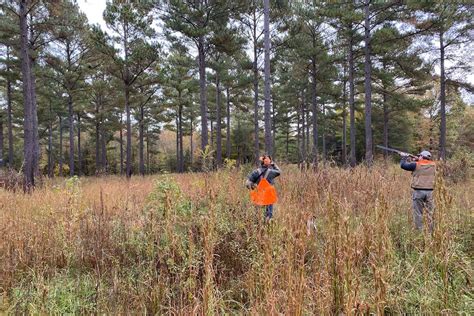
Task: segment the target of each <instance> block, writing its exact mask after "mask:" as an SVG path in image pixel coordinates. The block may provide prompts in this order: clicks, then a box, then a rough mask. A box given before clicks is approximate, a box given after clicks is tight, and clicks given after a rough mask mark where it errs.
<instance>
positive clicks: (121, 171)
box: [120, 113, 123, 175]
mask: <svg viewBox="0 0 474 316" xmlns="http://www.w3.org/2000/svg"><path fill="white" fill-rule="evenodd" d="M122 115H123V113H120V175H123V117H122Z"/></svg>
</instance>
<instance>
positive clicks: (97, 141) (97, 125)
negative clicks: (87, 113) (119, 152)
mask: <svg viewBox="0 0 474 316" xmlns="http://www.w3.org/2000/svg"><path fill="white" fill-rule="evenodd" d="M99 109H100V108H99V102H98V100H97V102H96V105H95V173H96V174H99V173H100V169H101V165H102V162H101V161H100V160H101V159H100V117H99V115H100V110H99Z"/></svg>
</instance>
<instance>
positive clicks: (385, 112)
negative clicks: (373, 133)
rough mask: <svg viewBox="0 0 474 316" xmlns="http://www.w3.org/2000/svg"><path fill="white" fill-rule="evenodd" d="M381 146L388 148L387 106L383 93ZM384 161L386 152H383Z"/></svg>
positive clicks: (384, 93)
mask: <svg viewBox="0 0 474 316" xmlns="http://www.w3.org/2000/svg"><path fill="white" fill-rule="evenodd" d="M382 98H383V99H382V101H383V145H384V146H385V147H388V119H389V117H388V115H389V112H388V104H387V93H386V92H383V97H382ZM383 156H384V159H387V157H388V151H387V150H384V152H383Z"/></svg>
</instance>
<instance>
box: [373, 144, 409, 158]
mask: <svg viewBox="0 0 474 316" xmlns="http://www.w3.org/2000/svg"><path fill="white" fill-rule="evenodd" d="M377 147H378V148H381V149H383V150H387V151H391V152H394V153H397V154H399V155H402V154H406V155H408V156H410V157H414V158H416V156H415V155H412V154H409V153H405V152H403V151H400V150H398V149H393V148H389V147H385V146H381V145H377Z"/></svg>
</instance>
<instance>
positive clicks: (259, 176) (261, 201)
mask: <svg viewBox="0 0 474 316" xmlns="http://www.w3.org/2000/svg"><path fill="white" fill-rule="evenodd" d="M280 174H281V171H280V168H278V166H277V165H276V164H275V163H274V162H273V160H272V157H271V156H268V155H264V156H261V157H260V168H258V169H255V170H254V171H253V172H252V173H250V174H249V176H248V177H247V181H246V186H247V188H248V189H249V190H251V191H250V199H251V200H252V202H253V203H254V204H255V205H258V206H265V221H266V222H268V221H269V220H270V219H271V218H272V217H273V204H274V203H275V202H276V201H277V199H278V197H277V194H276V190H275V188H274V187H273V183H274V180H275V178H276V177H278V176H280Z"/></svg>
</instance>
